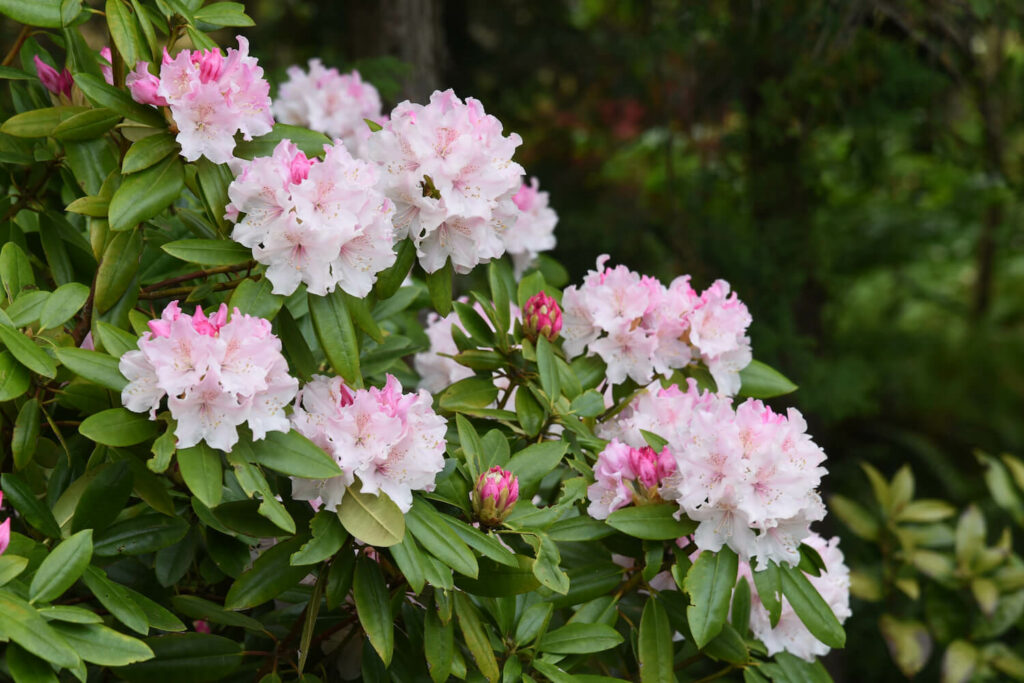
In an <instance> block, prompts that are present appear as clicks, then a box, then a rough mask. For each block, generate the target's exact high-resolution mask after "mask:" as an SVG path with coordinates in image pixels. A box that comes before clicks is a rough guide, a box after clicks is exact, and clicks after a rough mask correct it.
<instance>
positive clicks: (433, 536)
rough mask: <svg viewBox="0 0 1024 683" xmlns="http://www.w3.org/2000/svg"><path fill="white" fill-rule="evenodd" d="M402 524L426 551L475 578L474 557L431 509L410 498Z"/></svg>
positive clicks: (431, 507) (420, 501)
mask: <svg viewBox="0 0 1024 683" xmlns="http://www.w3.org/2000/svg"><path fill="white" fill-rule="evenodd" d="M405 522H406V525H407V526H408V528H409V532H410V533H412V535H413V536H415V537H416V540H417V541H419V543H420V544H421V545H422V546H423V548H424V549H425V550H426V551H427V552H429V553H430V554H431V555H433V556H434V557H436V558H437V559H439V560H441V561H442V562H444V563H445V564H446V565H448V566H449V567H451V568H452V569H454V570H455V571H457V572H459V573H460V574H464V575H466V576H468V577H470V578H476V576H477V573H478V572H479V567H478V566H477V561H476V556H475V555H474V554H473V551H472V550H470V549H469V547H468V546H467V545H466V544H465V543H463V542H462V540H460V539H459V537H458V536H457V535H456V534H454V533H452V532H451V531H450V530H449V529H448V526H447V525H446V524H445V519H444V516H443V515H442V514H441V513H440V512H438V511H437V510H435V509H434V506H432V505H431V504H430V503H427V502H425V501H423V500H421V499H418V498H415V499H413V503H412V508H410V510H409V512H408V513H407V514H406V518H405Z"/></svg>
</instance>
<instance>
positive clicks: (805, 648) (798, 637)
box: [739, 533, 851, 662]
mask: <svg viewBox="0 0 1024 683" xmlns="http://www.w3.org/2000/svg"><path fill="white" fill-rule="evenodd" d="M802 542H803V543H806V544H807V545H808V546H810V547H811V548H814V549H815V550H816V551H818V554H819V555H820V556H821V559H822V561H823V562H824V564H825V570H824V571H823V572H821V575H820V576H810V575H808V576H807V579H808V581H810V582H811V585H813V586H814V588H815V589H816V590H817V591H818V593H819V594H820V595H821V597H822V598H824V600H825V602H827V603H828V606H829V608H831V610H832V612H833V613H834V614H835V615H836V618H837V619H839V623H843V622H845V621H846V620H847V619H848V618H849V617H850V614H851V611H850V569H849V567H847V566H846V563H845V562H844V559H843V553H842V551H840V550H839V538H838V537H835V538H831V539H828V540H826V539H824V538H822V537H821V536H819V535H818V534H816V533H812V534H811V535H809V536H807V537H806V538H804V539H802ZM739 575H740V576H741V577H746V578H747V582H748V583H749V584H750V588H751V591H752V594H751V598H752V601H751V605H750V628H751V630H752V631H753V632H754V636H756V637H757V639H758V640H760V641H761V642H762V643H764V646H765V647H766V648H767V649H768V654H769V655H774V654H776V653H778V652H782V651H786V652H790V653H792V654H794V655H796V656H797V657H801V658H802V659H806V660H807V661H809V662H813V661H814V658H815V657H821V656H824V655H826V654H828V651H829V647H828V646H827V645H825V644H824V643H822V642H821V641H819V640H818V639H817V638H815V637H814V636H813V635H811V632H810V631H808V630H807V627H806V626H804V624H803V622H802V621H800V617H798V616H797V615H796V612H794V611H793V607H792V606H791V605H790V604H789V600H788V599H787V598H786V597H785V596H783V597H782V614H781V616H780V617H779V622H778V623H777V624H776V625H775V627H774V628H772V625H771V619H770V617H769V615H768V610H767V609H765V607H764V605H763V604H762V602H761V599H760V597H759V596H758V594H757V589H756V587H755V585H754V581H753V578H752V576H751V567H750V565H748V564H747V563H745V562H741V563H740V569H739Z"/></svg>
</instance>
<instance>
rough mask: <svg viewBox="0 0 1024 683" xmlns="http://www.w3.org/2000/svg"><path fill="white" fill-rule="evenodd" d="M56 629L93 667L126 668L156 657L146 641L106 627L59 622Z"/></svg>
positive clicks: (55, 624) (55, 626)
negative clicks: (127, 665) (95, 665)
mask: <svg viewBox="0 0 1024 683" xmlns="http://www.w3.org/2000/svg"><path fill="white" fill-rule="evenodd" d="M53 628H54V629H55V630H56V631H57V633H59V634H60V635H61V637H62V638H64V640H66V641H67V642H68V644H69V645H71V647H73V648H74V649H75V652H77V653H78V655H79V656H80V657H81V658H82V659H84V660H85V661H87V662H92V663H93V664H99V665H100V666H124V665H126V664H132V663H133V662H144V661H146V660H148V659H152V658H153V651H152V650H151V649H149V646H148V645H146V644H145V643H144V642H142V641H141V640H139V639H138V638H132V637H131V636H126V635H124V634H123V633H118V632H117V631H115V630H114V629H112V628H108V627H106V626H104V625H102V624H67V623H61V622H56V623H54V624H53Z"/></svg>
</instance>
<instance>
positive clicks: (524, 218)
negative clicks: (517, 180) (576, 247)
mask: <svg viewBox="0 0 1024 683" xmlns="http://www.w3.org/2000/svg"><path fill="white" fill-rule="evenodd" d="M512 201H513V202H514V203H515V205H516V207H518V209H519V212H520V213H519V215H518V216H517V217H516V225H515V228H514V229H512V230H506V231H505V250H506V251H507V252H508V253H509V255H510V256H511V257H512V263H513V264H514V266H515V271H516V277H519V276H520V275H522V273H523V271H524V270H526V269H527V268H529V267H530V264H531V263H533V261H534V259H536V258H537V254H539V253H540V252H542V251H550V250H552V249H554V248H555V226H556V225H557V224H558V214H556V213H555V211H554V209H552V208H551V207H550V206H548V193H547V192H541V191H539V190H538V183H537V179H536V178H531V179H530V184H529V185H527V184H526V183H523V184H522V186H521V187H520V188H519V191H518V192H516V193H515V195H514V196H513V197H512Z"/></svg>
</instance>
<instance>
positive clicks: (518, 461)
mask: <svg viewBox="0 0 1024 683" xmlns="http://www.w3.org/2000/svg"><path fill="white" fill-rule="evenodd" d="M520 391H522V390H520ZM568 447H569V444H568V443H567V442H566V441H544V442H541V443H535V444H531V445H529V446H527V447H526V448H524V449H523V450H521V451H519V452H518V453H516V454H515V455H513V456H512V457H511V458H510V459H509V461H508V466H507V467H506V468H505V469H507V470H509V471H510V472H512V474H514V475H516V476H517V477H519V498H520V499H523V498H526V499H529V498H531V497H533V494H534V493H536V492H537V487H538V486H540V482H541V480H542V479H543V478H544V477H546V476H547V475H548V474H550V473H551V472H552V471H553V470H554V469H555V468H556V467H557V466H558V463H560V462H561V461H562V456H564V455H565V451H566V449H567V448H568Z"/></svg>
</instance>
